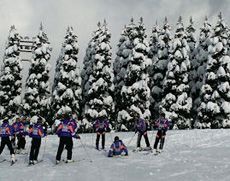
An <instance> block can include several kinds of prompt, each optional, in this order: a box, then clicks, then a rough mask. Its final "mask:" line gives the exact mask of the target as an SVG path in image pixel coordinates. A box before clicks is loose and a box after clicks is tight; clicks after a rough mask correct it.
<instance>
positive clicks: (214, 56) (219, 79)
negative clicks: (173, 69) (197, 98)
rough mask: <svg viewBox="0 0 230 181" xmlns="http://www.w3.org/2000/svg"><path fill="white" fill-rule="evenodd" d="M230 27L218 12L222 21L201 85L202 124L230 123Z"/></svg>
mask: <svg viewBox="0 0 230 181" xmlns="http://www.w3.org/2000/svg"><path fill="white" fill-rule="evenodd" d="M227 31H228V28H227V26H226V24H225V22H224V20H223V18H222V15H221V13H220V14H219V15H218V22H217V24H216V26H215V27H214V32H213V33H212V35H211V39H210V40H211V45H209V47H208V53H209V54H208V63H207V69H206V73H205V77H204V85H203V86H202V88H201V105H200V107H199V109H198V116H199V122H200V126H199V127H202V128H207V127H211V128H221V127H230V85H229V81H230V57H229V55H228V54H227V52H228V48H227V39H228V32H227Z"/></svg>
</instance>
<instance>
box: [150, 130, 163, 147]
mask: <svg viewBox="0 0 230 181" xmlns="http://www.w3.org/2000/svg"><path fill="white" fill-rule="evenodd" d="M165 135H166V132H165V131H164V130H158V132H157V135H156V139H155V143H154V146H153V148H154V149H157V146H158V143H159V141H160V147H159V149H160V150H162V149H163V147H164V142H165Z"/></svg>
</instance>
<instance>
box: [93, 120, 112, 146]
mask: <svg viewBox="0 0 230 181" xmlns="http://www.w3.org/2000/svg"><path fill="white" fill-rule="evenodd" d="M93 128H94V130H95V132H96V133H97V137H96V149H97V150H99V140H100V136H101V137H102V142H101V146H102V149H105V132H106V131H110V128H109V122H108V120H107V119H106V117H105V116H101V115H100V116H99V117H98V118H97V119H96V120H95V122H94V123H93Z"/></svg>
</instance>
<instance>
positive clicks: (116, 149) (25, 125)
mask: <svg viewBox="0 0 230 181" xmlns="http://www.w3.org/2000/svg"><path fill="white" fill-rule="evenodd" d="M71 116H72V115H71V114H70V113H65V114H63V115H62V116H61V119H60V121H59V122H58V124H57V126H56V127H55V132H56V134H57V135H58V137H59V146H58V150H57V154H56V164H58V163H60V161H61V155H62V152H63V150H64V148H65V149H66V150H67V160H65V162H66V163H70V162H72V161H73V160H72V149H73V138H76V139H80V136H79V135H78V134H77V130H78V125H77V122H76V120H75V119H72V117H71ZM133 118H134V119H135V127H134V129H135V135H136V133H137V148H136V150H135V151H142V150H150V151H152V148H151V146H150V142H149V139H148V134H147V130H148V126H149V125H148V123H147V122H146V121H145V120H144V119H142V118H140V117H139V115H138V114H134V115H133ZM154 126H155V127H156V129H157V130H158V131H157V134H156V138H155V143H154V146H153V148H154V150H155V153H160V152H161V151H162V149H163V146H164V140H165V136H166V131H167V130H168V128H169V121H168V120H167V119H166V118H165V115H164V113H161V114H160V118H159V119H158V120H156V121H155V124H154ZM93 128H94V130H95V132H96V149H97V150H100V149H99V141H100V137H101V138H102V141H101V149H103V150H104V149H105V134H106V132H110V131H111V130H110V127H109V121H108V120H107V118H106V116H103V115H102V116H99V117H98V118H97V119H95V120H94V122H93ZM27 135H28V136H29V137H31V138H32V141H31V147H30V153H29V165H31V164H36V163H37V162H38V154H39V149H40V146H41V139H42V138H43V137H45V136H46V135H47V125H46V124H45V122H44V119H43V118H42V117H39V116H38V117H37V120H36V121H35V122H30V121H29V120H27V119H26V118H25V117H21V118H20V117H19V116H16V118H15V122H14V123H13V124H10V123H9V119H8V118H5V119H4V120H3V123H2V125H1V126H0V137H1V145H0V155H1V153H2V151H3V149H4V147H5V145H7V146H8V148H9V150H10V154H11V162H12V164H13V163H15V161H16V159H15V152H16V153H23V150H25V144H26V139H25V137H26V136H27ZM142 136H143V137H144V139H145V143H146V148H145V149H142V148H141V138H142ZM10 138H11V139H10ZM16 139H17V140H18V141H17V147H16V146H15V145H16V144H15V142H16V141H15V140H16ZM159 142H160V147H159V149H158V143H159ZM118 155H124V156H127V155H128V149H127V147H126V146H125V144H124V143H123V141H122V140H120V139H119V137H118V136H115V138H114V142H113V143H112V145H111V146H110V149H109V151H108V157H113V156H118ZM43 156H44V153H43Z"/></svg>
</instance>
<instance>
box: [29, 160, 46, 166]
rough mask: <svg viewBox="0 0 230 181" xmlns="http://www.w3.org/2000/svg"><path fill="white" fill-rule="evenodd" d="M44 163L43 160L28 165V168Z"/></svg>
mask: <svg viewBox="0 0 230 181" xmlns="http://www.w3.org/2000/svg"><path fill="white" fill-rule="evenodd" d="M41 162H43V160H38V161H37V163H28V165H27V166H28V167H31V166H34V165H37V164H39V163H41Z"/></svg>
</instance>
